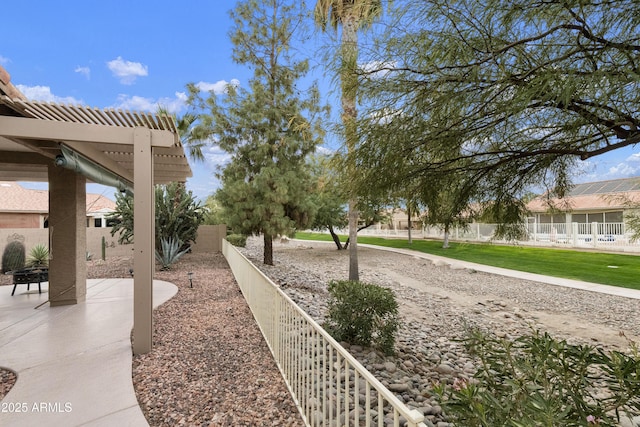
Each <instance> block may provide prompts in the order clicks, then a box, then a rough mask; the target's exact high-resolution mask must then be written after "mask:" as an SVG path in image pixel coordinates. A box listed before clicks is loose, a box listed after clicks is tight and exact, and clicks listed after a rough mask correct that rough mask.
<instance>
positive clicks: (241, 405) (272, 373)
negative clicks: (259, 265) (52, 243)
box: [0, 254, 304, 427]
mask: <svg viewBox="0 0 640 427" xmlns="http://www.w3.org/2000/svg"><path fill="white" fill-rule="evenodd" d="M131 266H132V261H131V260H130V259H128V258H117V257H115V258H111V259H108V260H107V261H106V262H104V261H101V260H98V261H91V262H89V263H88V268H87V276H88V278H100V277H128V275H129V268H131ZM187 272H193V288H191V287H190V286H189V281H188V278H187V277H188V276H187ZM155 278H156V279H158V280H165V281H168V282H171V283H174V284H175V285H177V286H178V288H179V291H178V293H177V294H176V296H175V297H173V298H172V299H170V300H169V301H167V302H166V303H165V304H163V305H162V306H160V307H159V308H158V309H156V310H155V311H154V314H153V320H154V338H153V339H154V349H153V351H152V352H151V353H149V354H145V355H141V356H136V357H134V358H133V384H134V387H135V390H136V395H137V398H138V402H139V403H140V407H141V408H142V411H143V412H144V414H145V417H146V418H147V420H148V422H149V424H150V425H151V426H175V425H188V426H211V427H217V426H265V427H267V426H268V427H271V426H294V427H295V426H303V425H304V424H303V422H302V420H301V418H300V415H299V413H298V410H297V409H296V407H295V405H294V403H293V400H292V398H291V395H290V394H289V392H288V390H287V388H286V385H285V383H284V381H283V379H282V376H281V375H280V372H279V371H278V368H277V366H276V364H275V362H274V360H273V357H272V356H271V353H270V352H269V349H268V347H267V345H266V343H265V342H264V339H263V338H262V334H261V333H260V330H259V329H258V327H257V325H256V323H255V322H254V320H253V316H252V315H251V312H250V311H249V308H248V307H247V304H246V302H245V300H244V298H243V297H242V294H241V293H240V290H239V288H238V286H237V284H236V283H235V280H234V279H233V275H232V274H231V271H230V270H229V267H228V265H227V263H226V261H225V259H224V257H223V256H222V254H215V255H202V254H187V255H185V256H184V257H183V258H182V259H181V260H180V261H179V262H178V263H177V264H176V265H175V266H174V268H173V269H172V270H171V271H156V276H155ZM5 284H6V283H5ZM1 290H2V291H3V292H5V291H7V290H8V289H1ZM0 380H1V384H2V387H0V399H2V398H3V397H4V395H5V394H6V393H7V392H8V391H9V389H10V388H11V386H12V385H13V382H15V376H14V375H13V374H12V373H11V372H10V371H6V370H2V369H0Z"/></svg>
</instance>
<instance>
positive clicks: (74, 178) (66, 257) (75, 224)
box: [49, 166, 87, 306]
mask: <svg viewBox="0 0 640 427" xmlns="http://www.w3.org/2000/svg"><path fill="white" fill-rule="evenodd" d="M86 198H87V193H86V179H85V177H83V176H82V175H78V174H76V173H75V172H73V171H70V170H68V169H65V168H61V167H54V166H50V167H49V248H50V260H49V301H50V304H51V306H57V305H68V304H77V303H78V302H82V301H84V300H85V299H86V295H87V262H86V248H87V216H86V209H87V204H86Z"/></svg>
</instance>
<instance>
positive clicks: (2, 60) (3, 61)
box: [0, 55, 11, 65]
mask: <svg viewBox="0 0 640 427" xmlns="http://www.w3.org/2000/svg"><path fill="white" fill-rule="evenodd" d="M9 62H11V60H10V59H9V58H7V57H5V56H2V55H0V64H2V65H7V64H8V63H9Z"/></svg>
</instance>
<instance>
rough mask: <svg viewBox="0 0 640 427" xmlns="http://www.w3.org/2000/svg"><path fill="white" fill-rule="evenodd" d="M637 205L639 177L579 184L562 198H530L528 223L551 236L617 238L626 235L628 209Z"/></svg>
mask: <svg viewBox="0 0 640 427" xmlns="http://www.w3.org/2000/svg"><path fill="white" fill-rule="evenodd" d="M634 205H635V206H638V205H640V177H634V178H624V179H615V180H609V181H598V182H588V183H584V184H577V185H575V186H574V187H573V188H572V189H571V191H569V193H568V194H567V196H566V197H565V198H563V199H551V200H548V199H547V197H546V196H545V195H542V196H539V197H537V198H535V199H534V200H532V201H531V202H529V204H528V205H527V207H528V209H529V210H530V212H531V216H530V218H529V226H530V228H532V226H533V228H535V231H536V232H542V233H547V234H550V237H551V238H553V237H554V234H555V235H556V236H560V235H577V236H583V237H582V238H585V239H587V241H588V240H589V239H591V238H592V237H591V236H592V235H597V236H598V237H597V238H599V239H616V238H617V236H624V235H625V213H627V212H630V211H631V210H633V209H634ZM572 230H573V232H572Z"/></svg>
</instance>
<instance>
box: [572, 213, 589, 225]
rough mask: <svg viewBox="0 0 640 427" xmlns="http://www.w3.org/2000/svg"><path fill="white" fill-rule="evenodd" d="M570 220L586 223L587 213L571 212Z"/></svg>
mask: <svg viewBox="0 0 640 427" xmlns="http://www.w3.org/2000/svg"><path fill="white" fill-rule="evenodd" d="M571 221H572V222H577V223H579V224H586V223H587V214H572V215H571Z"/></svg>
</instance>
